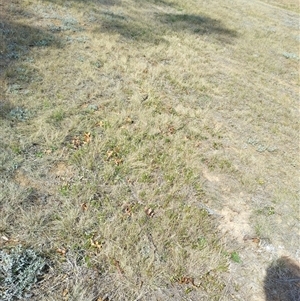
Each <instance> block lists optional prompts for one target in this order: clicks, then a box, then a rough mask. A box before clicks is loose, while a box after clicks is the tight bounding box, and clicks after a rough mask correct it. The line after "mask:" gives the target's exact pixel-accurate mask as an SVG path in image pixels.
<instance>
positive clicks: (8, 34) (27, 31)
mask: <svg viewBox="0 0 300 301" xmlns="http://www.w3.org/2000/svg"><path fill="white" fill-rule="evenodd" d="M0 20H1V21H0V41H1V44H0V75H1V73H2V72H3V71H4V70H5V68H6V67H7V66H8V65H9V64H10V63H11V62H13V61H16V60H18V59H21V58H24V57H26V56H28V53H29V52H30V50H31V49H32V48H34V47H46V46H55V47H59V46H61V43H60V41H59V39H57V37H55V36H54V35H53V34H51V33H49V32H47V31H44V30H41V29H39V28H36V27H31V26H27V25H22V24H19V23H18V22H17V21H12V20H9V19H6V18H5V17H4V16H3V15H2V14H1V13H0Z"/></svg>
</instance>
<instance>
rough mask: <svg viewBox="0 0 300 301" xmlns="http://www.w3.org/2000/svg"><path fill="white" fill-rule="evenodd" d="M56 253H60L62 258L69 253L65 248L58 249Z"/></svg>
mask: <svg viewBox="0 0 300 301" xmlns="http://www.w3.org/2000/svg"><path fill="white" fill-rule="evenodd" d="M56 252H57V253H59V254H60V255H62V256H65V255H66V253H67V250H66V249H65V248H57V249H56Z"/></svg>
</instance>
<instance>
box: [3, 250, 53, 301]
mask: <svg viewBox="0 0 300 301" xmlns="http://www.w3.org/2000/svg"><path fill="white" fill-rule="evenodd" d="M47 266H48V265H47V262H46V259H45V258H43V257H42V256H40V255H39V254H37V253H36V252H35V251H34V250H32V249H23V248H22V247H21V246H18V247H16V248H14V249H12V250H11V251H10V252H7V251H3V250H1V251H0V299H1V300H2V301H10V300H14V299H15V298H19V299H21V298H23V297H24V295H25V294H26V292H27V293H28V292H29V291H30V289H31V287H32V285H33V284H35V283H36V282H37V281H38V279H39V277H41V276H42V275H43V274H44V273H45V271H46V270H47Z"/></svg>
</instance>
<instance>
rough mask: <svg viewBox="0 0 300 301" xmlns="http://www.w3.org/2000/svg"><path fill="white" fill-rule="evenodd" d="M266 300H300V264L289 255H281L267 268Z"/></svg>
mask: <svg viewBox="0 0 300 301" xmlns="http://www.w3.org/2000/svg"><path fill="white" fill-rule="evenodd" d="M264 291H265V297H266V301H299V300H300V265H299V264H298V263H297V262H295V261H294V260H292V259H290V258H289V257H281V258H280V259H278V260H277V261H275V262H274V263H272V264H271V265H270V266H269V267H268V269H267V275H266V277H265V280H264Z"/></svg>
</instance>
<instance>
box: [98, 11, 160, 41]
mask: <svg viewBox="0 0 300 301" xmlns="http://www.w3.org/2000/svg"><path fill="white" fill-rule="evenodd" d="M98 23H100V27H98V28H97V29H95V32H108V33H111V34H119V35H121V37H122V38H124V39H126V40H127V41H139V42H145V43H151V44H159V43H161V42H166V41H165V40H164V39H163V38H162V34H163V30H164V29H163V28H160V30H158V28H153V27H152V26H151V25H149V24H147V22H146V23H144V22H141V21H140V20H134V19H133V18H130V17H128V16H126V15H117V14H113V13H107V12H105V13H101V17H100V20H99V22H98Z"/></svg>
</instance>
